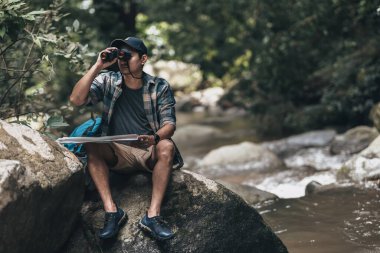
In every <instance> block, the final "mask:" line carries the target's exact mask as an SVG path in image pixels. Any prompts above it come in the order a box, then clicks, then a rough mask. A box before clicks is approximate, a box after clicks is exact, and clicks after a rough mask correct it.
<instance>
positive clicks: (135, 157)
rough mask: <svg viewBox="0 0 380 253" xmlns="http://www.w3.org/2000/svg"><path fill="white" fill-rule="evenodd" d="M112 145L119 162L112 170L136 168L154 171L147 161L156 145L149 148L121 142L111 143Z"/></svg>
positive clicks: (132, 169)
mask: <svg viewBox="0 0 380 253" xmlns="http://www.w3.org/2000/svg"><path fill="white" fill-rule="evenodd" d="M110 147H111V148H112V150H113V151H114V153H115V155H116V157H117V163H116V165H115V166H114V167H112V168H111V170H115V171H118V172H132V171H135V170H141V169H142V170H146V171H149V172H152V170H151V169H150V168H149V167H148V165H147V161H148V160H149V158H150V157H151V156H152V153H153V150H154V146H150V147H149V148H137V147H131V146H127V145H123V144H120V143H115V142H114V143H111V144H110Z"/></svg>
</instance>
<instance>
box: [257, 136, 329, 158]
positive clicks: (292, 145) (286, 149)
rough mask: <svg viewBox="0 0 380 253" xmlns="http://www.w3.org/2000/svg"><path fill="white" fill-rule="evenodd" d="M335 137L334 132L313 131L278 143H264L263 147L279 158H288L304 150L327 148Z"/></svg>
mask: <svg viewBox="0 0 380 253" xmlns="http://www.w3.org/2000/svg"><path fill="white" fill-rule="evenodd" d="M335 135H336V132H335V131H334V130H320V131H311V132H306V133H303V134H299V135H293V136H290V137H288V138H285V139H281V140H277V141H270V142H263V143H261V145H262V146H263V147H265V148H267V149H269V150H271V151H272V152H273V153H275V154H276V155H278V156H279V157H281V158H286V157H288V156H291V155H293V154H294V153H296V152H297V151H299V150H301V149H304V148H311V147H325V146H327V145H329V143H330V142H331V141H332V140H333V139H334V137H335Z"/></svg>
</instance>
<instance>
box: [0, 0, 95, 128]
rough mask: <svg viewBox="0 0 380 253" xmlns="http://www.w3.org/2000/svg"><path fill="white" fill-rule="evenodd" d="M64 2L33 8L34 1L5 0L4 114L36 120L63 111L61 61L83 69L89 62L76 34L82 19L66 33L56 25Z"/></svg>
mask: <svg viewBox="0 0 380 253" xmlns="http://www.w3.org/2000/svg"><path fill="white" fill-rule="evenodd" d="M43 2H44V1H42V3H43ZM42 3H41V5H39V4H38V3H37V2H36V1H35V2H34V3H33V4H36V5H39V6H43V4H42ZM63 5H64V1H59V0H56V1H52V3H51V4H50V5H48V6H47V8H46V9H43V8H40V7H35V8H39V9H35V10H33V9H32V7H34V6H33V5H32V4H31V3H30V4H27V3H26V2H24V1H21V0H2V1H1V2H0V31H1V32H0V35H1V36H0V41H1V47H0V68H1V69H0V73H1V74H0V79H1V83H2V85H1V86H0V94H1V95H0V117H1V118H2V119H8V120H12V119H15V120H16V121H23V122H29V123H32V122H33V120H35V117H37V118H41V117H42V118H44V116H43V115H44V114H46V115H53V116H54V115H56V114H62V111H60V110H57V108H59V107H60V106H61V105H60V103H59V101H57V96H56V95H55V94H56V93H55V92H54V91H59V88H58V89H56V86H57V82H56V81H57V80H56V79H55V78H56V66H57V65H59V64H62V62H65V65H66V66H68V68H69V70H70V71H71V73H73V72H74V73H81V72H82V73H83V71H84V70H85V68H86V67H88V64H86V63H85V59H84V56H85V55H86V54H88V53H89V52H88V51H87V48H86V47H85V46H82V45H81V44H80V43H77V42H75V41H74V40H73V39H72V37H73V34H75V33H78V32H79V21H77V22H74V23H73V24H72V26H71V27H67V29H66V30H67V31H66V32H61V31H59V29H58V28H57V26H59V24H60V23H61V22H62V20H63V19H64V18H65V17H66V16H67V14H65V13H62V6H63ZM71 75H72V74H71ZM59 85H61V84H59V82H58V86H59ZM65 103H67V101H65ZM41 113H42V114H41ZM56 125H57V124H56Z"/></svg>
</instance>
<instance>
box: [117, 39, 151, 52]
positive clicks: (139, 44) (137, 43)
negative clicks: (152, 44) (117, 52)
mask: <svg viewBox="0 0 380 253" xmlns="http://www.w3.org/2000/svg"><path fill="white" fill-rule="evenodd" d="M123 45H128V46H130V47H131V48H133V49H135V50H136V51H138V52H141V53H143V54H148V49H147V48H146V46H145V44H144V42H143V41H142V40H141V39H139V38H136V37H128V38H126V39H125V40H123V39H116V40H114V41H112V42H111V44H110V46H111V47H117V48H120V47H121V46H123Z"/></svg>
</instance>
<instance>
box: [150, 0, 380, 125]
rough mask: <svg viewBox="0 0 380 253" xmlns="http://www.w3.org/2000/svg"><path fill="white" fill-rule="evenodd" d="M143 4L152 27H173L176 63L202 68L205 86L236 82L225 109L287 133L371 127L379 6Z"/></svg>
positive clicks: (377, 96) (356, 0) (331, 1)
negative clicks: (215, 80) (243, 111)
mask: <svg viewBox="0 0 380 253" xmlns="http://www.w3.org/2000/svg"><path fill="white" fill-rule="evenodd" d="M144 3H145V6H146V8H147V13H148V17H149V20H150V22H151V23H152V22H153V23H162V22H166V23H167V24H168V26H167V29H166V30H165V33H166V34H167V35H166V37H167V38H168V45H167V47H170V48H173V49H174V50H175V56H174V57H175V58H177V59H182V60H184V61H187V62H191V63H196V64H199V65H200V67H201V69H202V71H204V73H205V76H204V77H205V79H206V81H207V79H210V78H209V77H212V76H216V77H219V78H221V79H222V80H223V81H224V82H225V84H224V85H225V86H226V87H228V86H229V83H234V82H235V80H238V82H237V83H238V84H237V85H236V86H235V87H234V88H232V89H231V90H230V92H229V93H228V94H227V95H226V97H225V98H224V99H223V100H222V101H221V104H222V105H231V104H235V105H239V106H244V107H246V108H247V109H250V110H251V111H252V112H253V113H254V114H258V115H267V114H268V115H271V116H269V117H268V116H265V118H277V119H278V121H277V122H278V123H277V124H278V125H280V127H277V128H280V129H282V131H283V132H298V131H304V130H307V129H313V128H320V127H324V126H327V125H344V126H347V127H349V126H352V125H357V124H368V123H369V122H368V113H369V110H370V108H371V106H372V105H373V104H374V103H375V102H377V101H379V100H380V85H379V82H380V72H379V71H378V70H379V67H380V62H379V58H378V55H379V51H380V50H379V48H380V46H379V44H378V41H379V39H380V33H379V28H380V21H379V16H377V15H376V9H377V8H378V6H379V1H369V0H323V1H318V3H316V2H315V1H300V0H291V1H285V0H280V1H279V0H268V1H258V0H254V1H244V0H240V1H222V2H209V1H205V0H191V1H181V2H178V1H174V0H166V1H160V2H155V1H149V0H148V1H145V2H144ZM148 7H149V9H148ZM173 13H175V14H174V15H173ZM166 57H168V58H171V57H172V56H170V55H167V56H166ZM278 107H280V108H286V110H281V112H282V113H283V114H282V115H281V116H280V115H278V113H277V112H278V110H277V109H276V108H278ZM268 122H269V121H268Z"/></svg>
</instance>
